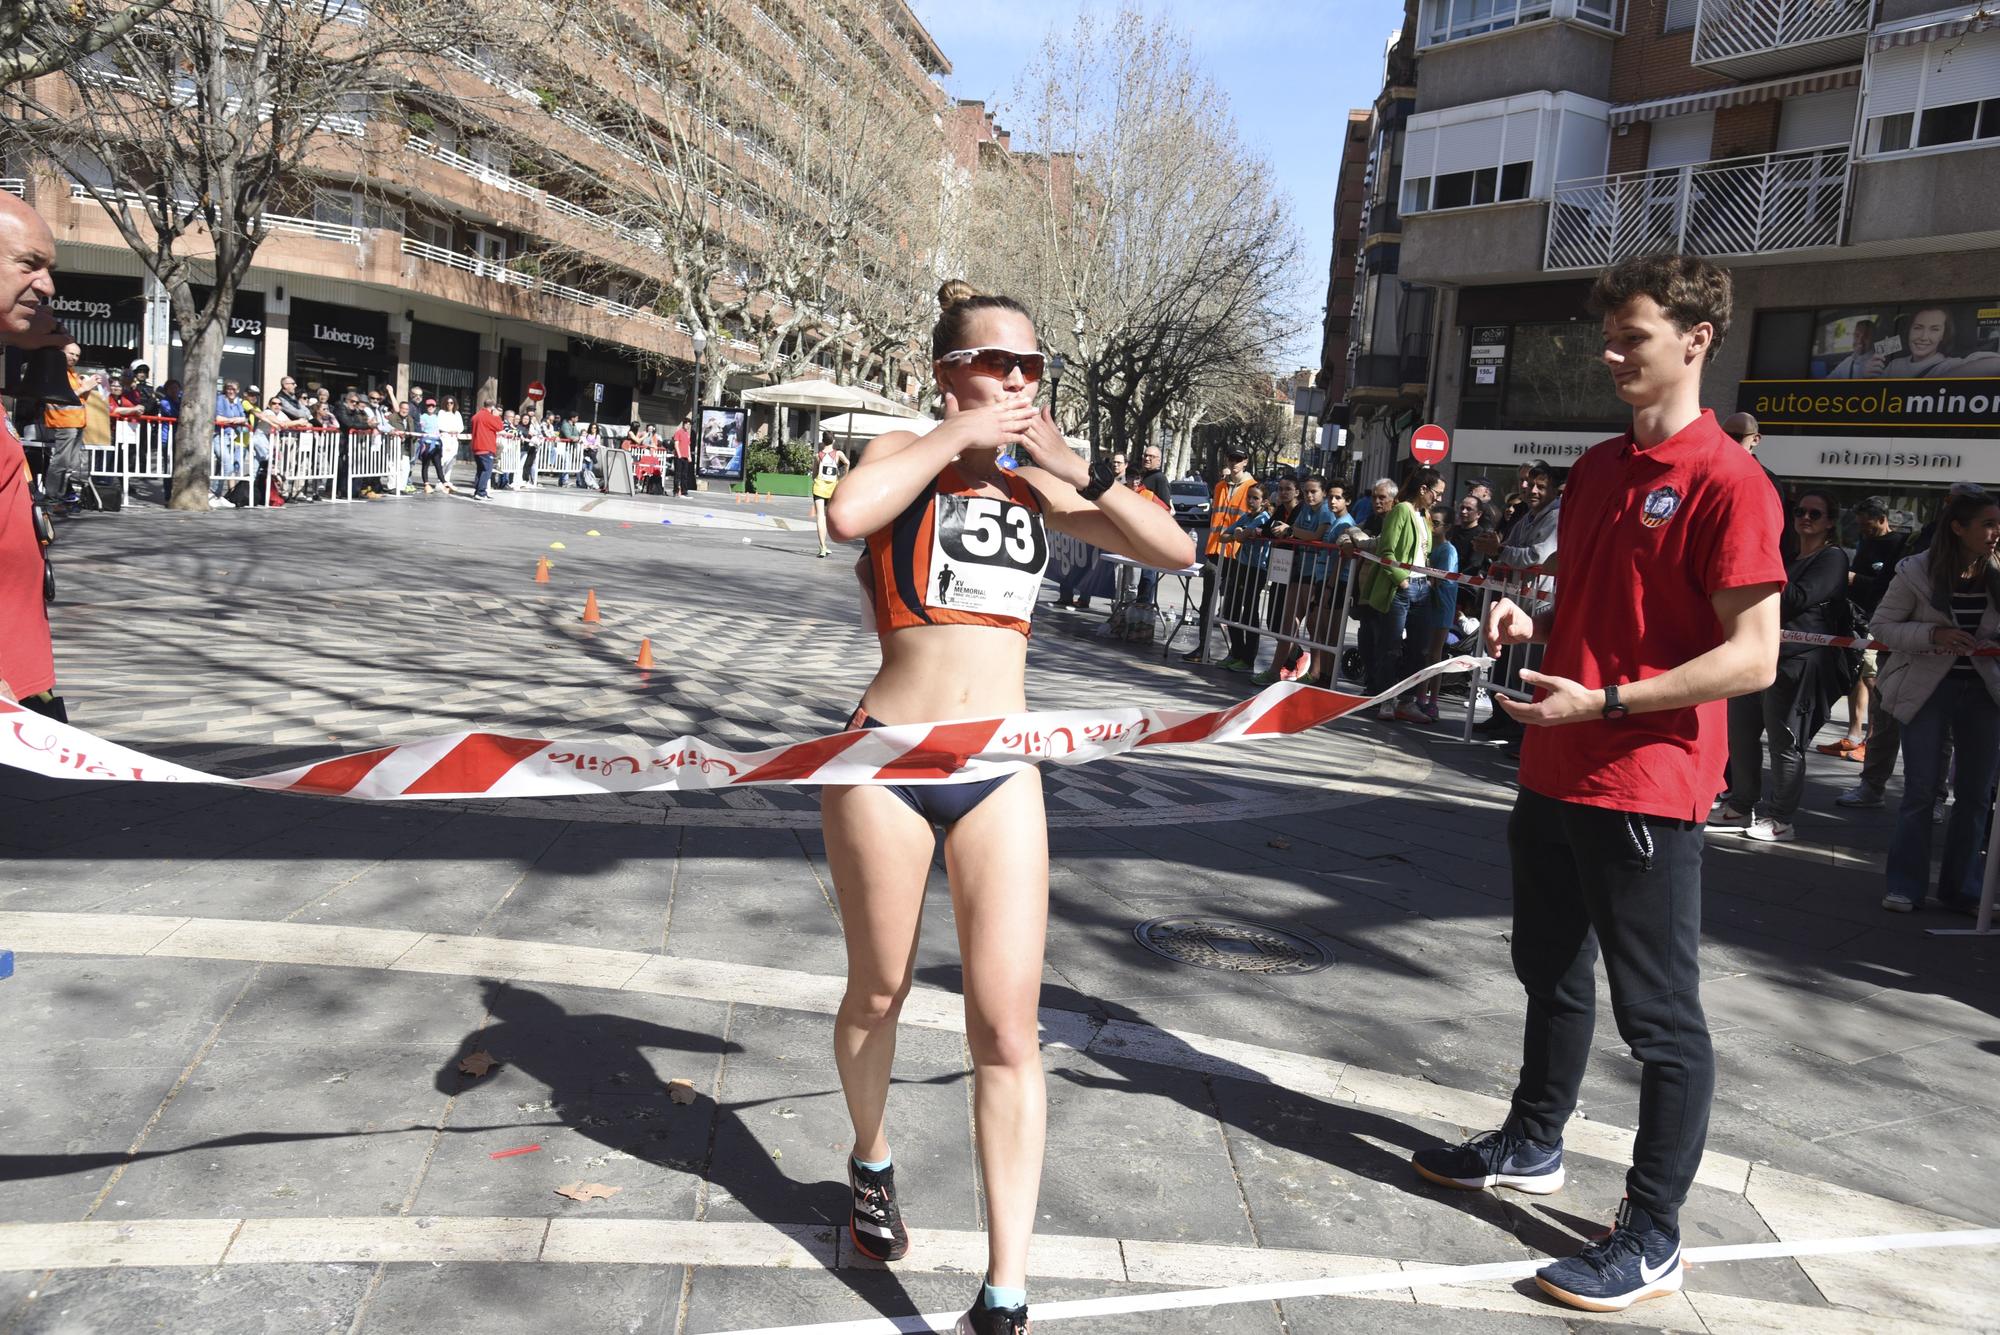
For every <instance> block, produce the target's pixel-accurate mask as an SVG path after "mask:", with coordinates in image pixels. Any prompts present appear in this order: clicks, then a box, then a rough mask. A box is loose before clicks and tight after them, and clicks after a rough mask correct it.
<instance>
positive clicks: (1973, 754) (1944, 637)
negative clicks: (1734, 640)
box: [1869, 491, 2000, 913]
mask: <svg viewBox="0 0 2000 1335" xmlns="http://www.w3.org/2000/svg"><path fill="white" fill-rule="evenodd" d="M1869 628H1870V630H1871V631H1872V632H1873V633H1874V635H1875V638H1876V639H1878V640H1880V641H1882V643H1884V644H1886V645H1888V646H1889V647H1890V648H1891V649H1892V650H1894V653H1893V654H1892V655H1890V657H1889V661H1888V662H1887V663H1886V664H1884V665H1883V667H1882V669H1881V672H1880V675H1878V676H1877V678H1876V682H1875V685H1876V690H1877V693H1878V695H1877V703H1876V710H1877V712H1878V713H1884V714H1888V715H1890V716H1892V717H1893V718H1894V719H1895V720H1896V722H1897V723H1898V724H1899V725H1900V726H1901V729H1902V741H1903V801H1902V805H1901V806H1900V807H1899V808H1898V809H1897V811H1896V830H1895V833H1894V834H1893V835H1891V836H1890V839H1889V856H1888V860H1887V873H1888V882H1889V893H1888V894H1887V895H1886V896H1884V897H1883V900H1882V907H1883V908H1885V909H1888V910H1890V911H1891V912H1894V913H1908V912H1909V911H1910V910H1912V909H1914V908H1916V907H1917V905H1919V904H1921V903H1922V902H1923V899H1924V889H1925V885H1926V882H1928V881H1929V879H1930V869H1931V826H1932V823H1933V815H1932V813H1933V807H1934V804H1935V803H1936V801H1937V800H1938V798H1939V797H1940V796H1941V795H1942V793H1943V790H1944V786H1945V784H1944V768H1945V767H1944V754H1945V746H1946V743H1947V741H1949V743H1950V744H1951V748H1952V750H1953V751H1954V752H1955V753H1956V755H1957V764H1956V775H1955V781H1954V783H1953V787H1954V789H1955V790H1956V795H1957V800H1956V801H1955V802H1953V803H1952V812H1951V819H1950V821H1949V823H1948V824H1947V825H1946V826H1945V832H1944V860H1943V862H1942V863H1941V864H1940V866H1939V868H1938V879H1937V897H1938V903H1940V904H1942V905H1943V906H1944V907H1946V908H1951V909H1962V910H1965V911H1967V912H1971V911H1973V910H1976V909H1977V908H1978V906H1979V896H1980V891H1981V888H1982V887H1981V884H1980V882H1981V879H1982V872H1981V867H1980V863H1981V854H1982V852H1983V850H1984V847H1985V843H1986V838H1985V828H1984V823H1985V820H1986V814H1987V812H1988V810H1989V809H1990V806H1991V803H1992V799H1993V782H1994V773H1995V769H1996V767H2000V658H1996V657H1993V656H1991V654H1990V653H1989V654H1986V655H1982V656H1979V657H1970V656H1969V655H1971V654H1972V653H1973V652H1974V651H1975V650H1981V649H1983V650H1989V651H1990V650H1994V649H2000V497H1995V496H1993V495H1992V494H1990V493H1987V492H1984V491H1963V492H1959V493H1957V494H1955V495H1953V496H1951V497H1950V498H1949V499H1948V500H1947V501H1946V502H1945V506H1944V510H1943V511H1942V512H1941V513H1940V514H1939V515H1938V519H1937V528H1936V531H1935V533H1934V534H1933V535H1932V537H1931V543H1930V547H1929V548H1928V549H1927V550H1925V551H1921V552H1918V553H1917V554H1916V555H1915V556H1907V557H1904V558H1903V560H1901V561H1900V562H1898V563H1897V565H1896V574H1895V576H1894V578H1893V579H1891V581H1890V583H1889V588H1888V590H1887V591H1886V592H1885V593H1884V594H1883V595H1882V601H1881V603H1880V604H1879V605H1878V606H1877V607H1876V609H1875V616H1874V619H1873V620H1872V621H1870V622H1869Z"/></svg>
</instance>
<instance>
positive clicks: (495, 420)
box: [472, 399, 506, 501]
mask: <svg viewBox="0 0 2000 1335" xmlns="http://www.w3.org/2000/svg"><path fill="white" fill-rule="evenodd" d="M505 425H506V422H505V420H504V419H503V418H502V417H501V416H500V414H499V413H498V412H497V411H495V410H494V407H493V400H491V399H482V400H480V403H479V411H478V412H476V413H474V414H473V415H472V467H473V474H472V499H473V500H475V501H490V500H492V499H493V498H492V497H491V496H489V495H487V494H486V484H487V483H488V482H489V481H491V480H492V477H493V467H494V465H495V464H496V463H497V462H498V461H499V458H500V428H501V427H503V426H505Z"/></svg>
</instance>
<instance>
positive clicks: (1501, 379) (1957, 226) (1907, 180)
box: [1398, 0, 2000, 509]
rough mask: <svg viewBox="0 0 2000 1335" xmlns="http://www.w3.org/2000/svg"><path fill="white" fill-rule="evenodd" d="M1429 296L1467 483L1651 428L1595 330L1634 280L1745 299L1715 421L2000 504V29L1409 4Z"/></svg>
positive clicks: (1922, 9) (1421, 248) (1418, 210)
mask: <svg viewBox="0 0 2000 1335" xmlns="http://www.w3.org/2000/svg"><path fill="white" fill-rule="evenodd" d="M1407 13H1408V16H1409V19H1410V22H1411V24H1412V26H1413V29H1414V33H1415V51H1416V67H1417V70H1416V97H1415V109H1414V112H1413V114H1412V115H1411V116H1410V118H1409V121H1408V132H1407V137H1406V140H1405V143H1404V146H1403V161H1402V172H1401V177H1402V180H1401V187H1400V195H1399V198H1398V203H1399V205H1400V213H1401V219H1402V233H1403V235H1402V243H1403V244H1402V249H1401V267H1402V273H1403V276H1404V277H1405V278H1406V279H1409V280H1413V281H1416V282H1421V283H1424V284H1427V285H1430V286H1432V287H1433V288H1435V289H1436V292H1437V302H1438V337H1437V340H1436V355H1435V360H1434V364H1433V365H1432V367H1431V368H1430V377H1429V410H1430V413H1431V414H1432V415H1433V416H1434V417H1435V419H1436V420H1438V421H1439V422H1440V423H1441V424H1443V425H1445V426H1447V427H1448V428H1450V429H1451V430H1452V434H1453V455H1452V462H1453V463H1454V464H1455V465H1457V466H1458V467H1459V468H1460V469H1461V471H1462V472H1463V471H1468V470H1469V471H1474V472H1483V471H1495V472H1497V470H1499V469H1501V468H1503V467H1507V466H1510V465H1513V464H1516V463H1523V462H1527V461H1529V460H1531V459H1534V458H1546V459H1550V460H1552V461H1557V462H1560V461H1561V460H1563V459H1566V458H1570V457H1574V456H1575V455H1577V454H1580V453H1581V452H1582V451H1583V450H1584V449H1585V448H1587V447H1588V446H1589V445H1590V444H1591V443H1593V442H1595V441H1597V440H1599V439H1602V438H1603V437H1604V436H1606V435H1607V434H1611V433H1613V432H1615V431H1618V430H1621V429H1623V427H1624V425H1625V423H1626V421H1627V417H1628V415H1627V413H1626V411H1625V409H1624V408H1623V406H1622V405H1621V404H1620V403H1619V401H1618V399H1617V398H1616V396H1615V395H1614V394H1613V393H1612V392H1611V386H1610V382H1609V379H1608V377H1607V376H1606V375H1605V373H1604V371H1603V369H1602V367H1601V366H1600V365H1599V364H1598V361H1597V357H1598V353H1599V350H1600V347H1601V340H1600V337H1599V333H1598V329H1597V326H1596V323H1595V322H1594V321H1592V320H1591V319H1590V318H1589V317H1588V316H1587V315H1586V314H1585V312H1584V309H1583V308H1584V299H1585V295H1586V293H1587V291H1588V288H1589V283H1590V279H1591V277H1592V276H1593V275H1594V274H1595V273H1596V272H1597V271H1599V270H1600V269H1602V268H1604V267H1605V266H1607V265H1609V264H1612V263H1614V262H1616V261H1618V260H1620V259H1623V258H1626V257H1628V256H1631V255H1635V254H1642V253H1646V252H1649V251H1662V250H1666V251H1683V252H1688V253H1695V254H1701V255H1706V256H1709V257H1711V258H1713V259H1716V260H1717V261H1719V262H1721V263H1723V264H1725V265H1727V266H1728V267H1729V268H1730V269H1731V270H1732V272H1733V274H1734V277H1735V290H1736V309H1735V313H1734V317H1733V322H1732V327H1731V329H1730V331H1729V334H1728V336H1727V338H1726V339H1725V340H1724V342H1723V344H1722V346H1721V347H1720V348H1719V349H1718V351H1717V353H1716V355H1715V356H1714V357H1713V358H1712V359H1711V365H1710V368H1709V373H1708V376H1707V378H1706V380H1705V383H1704V386H1703V399H1704V402H1705V404H1706V405H1707V406H1709V407H1711V408H1713V409H1715V410H1716V412H1717V413H1718V414H1723V415H1726V414H1728V413H1730V412H1732V411H1736V410H1739V409H1740V410H1745V411H1749V412H1752V413H1754V414H1755V415H1756V416H1757V417H1758V418H1759V420H1760V422H1761V423H1762V425H1763V429H1764V432H1765V440H1764V445H1763V449H1762V452H1761V455H1760V457H1761V458H1762V460H1763V461H1764V463H1765V464H1766V465H1767V466H1768V467H1770V468H1771V469H1772V470H1773V471H1774V472H1776V473H1777V474H1779V475H1780V476H1781V477H1783V478H1786V479H1787V480H1790V481H1794V482H1805V481H1813V482H1818V483H1825V484H1829V485H1830V487H1831V489H1832V490H1833V491H1834V492H1835V494H1836V496H1837V497H1839V498H1841V499H1842V500H1843V502H1845V501H1849V500H1853V499H1858V498H1859V497H1860V496H1863V495H1876V496H1883V497H1887V498H1888V499H1889V500H1890V501H1891V503H1892V505H1895V506H1897V507H1898V508H1910V509H1917V508H1921V507H1922V506H1923V505H1925V504H1926V503H1927V502H1928V501H1929V500H1930V499H1931V498H1934V497H1935V495H1936V494H1937V493H1938V492H1940V491H1941V490H1942V489H1943V488H1945V487H1946V486H1948V485H1949V484H1950V483H1952V482H1955V481H1960V480H1968V479H1969V480H1973V481H1978V482H1982V483H1987V484H1992V483H2000V440H1996V428H2000V21H1996V20H1995V19H1994V18H1992V17H1991V14H1990V10H1984V9H1981V8H1980V7H1979V6H1977V5H1976V4H1974V3H1972V0H1958V2H1957V3H1952V4H1945V3H1940V0H1756V2H1755V3H1750V2H1749V0H1410V3H1409V4H1408V6H1407Z"/></svg>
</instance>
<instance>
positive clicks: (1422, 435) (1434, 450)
mask: <svg viewBox="0 0 2000 1335" xmlns="http://www.w3.org/2000/svg"><path fill="white" fill-rule="evenodd" d="M1450 453H1451V437H1450V436H1448V435H1446V434H1445V431H1444V428H1443V427H1441V426H1431V425H1428V424H1426V425H1424V426H1420V427H1418V428H1417V429H1416V431H1415V432H1413V433H1412V434H1411V436H1410V457H1411V458H1413V459H1415V460H1416V461H1417V462H1418V463H1420V464H1441V463H1443V462H1444V457H1445V456H1446V455H1447V454H1450Z"/></svg>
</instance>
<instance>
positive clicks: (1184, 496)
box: [1167, 478, 1209, 528]
mask: <svg viewBox="0 0 2000 1335" xmlns="http://www.w3.org/2000/svg"><path fill="white" fill-rule="evenodd" d="M1167 490H1168V494H1169V495H1170V496H1171V498H1172V501H1173V507H1174V520H1175V522H1176V523H1178V524H1179V525H1180V526H1181V527H1182V528H1207V527H1208V510H1209V495H1208V484H1207V483H1206V482H1201V481H1198V480H1196V479H1194V478H1183V479H1181V480H1180V481H1178V482H1173V483H1169V484H1168V487H1167Z"/></svg>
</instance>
